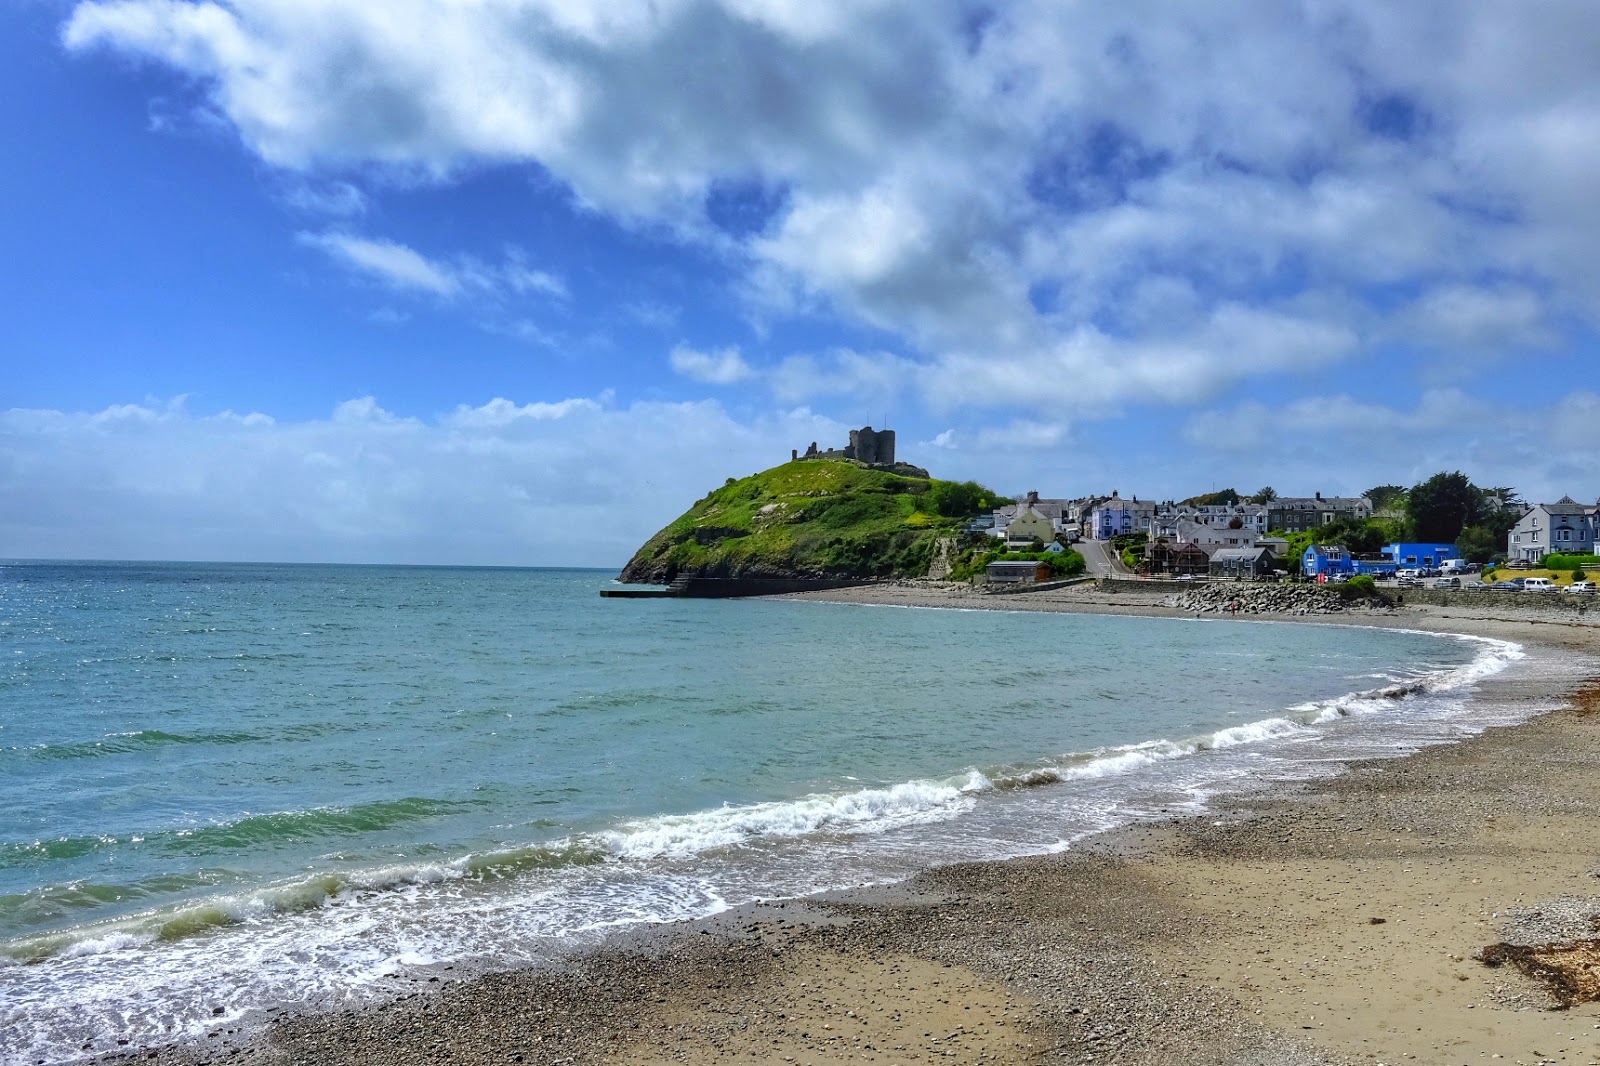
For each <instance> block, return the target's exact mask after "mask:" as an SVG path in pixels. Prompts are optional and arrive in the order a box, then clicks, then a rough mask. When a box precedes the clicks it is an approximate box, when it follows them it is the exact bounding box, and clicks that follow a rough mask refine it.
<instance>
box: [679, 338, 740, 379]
mask: <svg viewBox="0 0 1600 1066" xmlns="http://www.w3.org/2000/svg"><path fill="white" fill-rule="evenodd" d="M670 362H671V363H672V369H673V370H674V371H676V372H677V373H679V374H682V375H683V376H684V377H686V378H689V379H691V380H693V381H700V382H704V383H705V384H707V385H732V384H734V383H736V382H740V381H743V380H744V379H745V378H748V377H749V376H750V374H751V370H750V365H749V364H748V363H746V362H745V361H744V357H743V356H741V355H740V354H739V349H737V348H721V349H719V350H717V351H714V352H702V351H699V350H697V349H694V348H690V347H689V346H688V345H685V344H680V345H678V346H677V347H675V348H673V349H672V355H671V356H670Z"/></svg>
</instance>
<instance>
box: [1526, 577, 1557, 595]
mask: <svg viewBox="0 0 1600 1066" xmlns="http://www.w3.org/2000/svg"><path fill="white" fill-rule="evenodd" d="M1522 591H1523V592H1555V591H1556V583H1555V582H1554V581H1551V580H1550V579H1549V578H1547V577H1525V578H1523V579H1522Z"/></svg>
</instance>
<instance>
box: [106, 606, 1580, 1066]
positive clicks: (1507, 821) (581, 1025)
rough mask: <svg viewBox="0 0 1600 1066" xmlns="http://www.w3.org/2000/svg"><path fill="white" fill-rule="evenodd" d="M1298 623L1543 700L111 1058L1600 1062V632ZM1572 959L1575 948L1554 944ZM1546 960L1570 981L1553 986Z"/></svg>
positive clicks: (1493, 689)
mask: <svg viewBox="0 0 1600 1066" xmlns="http://www.w3.org/2000/svg"><path fill="white" fill-rule="evenodd" d="M807 597H808V598H818V599H826V600H829V601H832V602H848V603H860V604H863V605H887V606H900V607H960V608H969V609H1004V610H1046V611H1073V612H1083V613H1091V614H1149V615H1164V616H1170V615H1182V614H1192V613H1194V612H1192V611H1188V612H1186V611H1185V610H1184V609H1183V608H1181V607H1178V606H1175V605H1173V601H1172V596H1171V594H1170V593H1166V592H1163V593H1155V592H1150V593H1128V592H1115V593H1108V592H1103V591H1100V590H1098V589H1096V588H1095V587H1094V586H1093V585H1080V586H1074V587H1071V588H1064V589H1057V590H1051V591H1044V592H1038V593H1030V594H1018V595H1005V596H995V595H985V594H981V593H977V592H974V591H972V590H970V589H967V588H965V587H945V586H937V585H927V584H907V585H903V586H874V587H871V588H863V589H847V590H839V591H834V592H829V593H821V594H807ZM1284 617H1285V616H1284V615H1282V614H1281V613H1279V614H1269V613H1263V614H1261V615H1260V619H1261V620H1262V621H1274V620H1278V619H1281V618H1284ZM1293 621H1294V622H1296V623H1310V624H1325V623H1332V624H1345V625H1350V624H1354V625H1377V626H1392V627H1399V628H1406V629H1415V630H1427V631H1436V632H1455V633H1471V634H1474V635H1478V636H1485V637H1492V638H1497V639H1502V640H1511V641H1515V642H1517V643H1519V644H1522V645H1523V646H1524V647H1526V648H1528V649H1530V651H1532V652H1534V653H1535V654H1532V655H1530V657H1529V659H1528V661H1527V662H1526V663H1524V664H1520V665H1519V666H1518V667H1516V668H1514V669H1512V670H1508V671H1506V672H1505V673H1504V674H1501V675H1498V676H1496V677H1494V678H1492V679H1490V680H1489V681H1487V682H1485V683H1484V684H1483V685H1482V686H1481V687H1480V690H1479V691H1478V692H1477V694H1476V695H1475V698H1477V699H1481V700H1490V701H1497V702H1499V703H1501V704H1504V705H1506V706H1527V707H1530V708H1535V709H1537V710H1539V711H1547V710H1548V713H1541V714H1539V715H1538V716H1536V717H1533V718H1530V719H1529V720H1527V721H1524V722H1521V723H1520V724H1517V725H1514V726H1508V727H1503V728H1493V729H1489V730H1487V731H1485V732H1483V733H1481V734H1479V735H1477V736H1475V737H1472V738H1470V739H1468V740H1465V741H1463V742H1461V743H1457V744H1450V745H1443V746H1439V747H1432V748H1428V749H1426V750H1424V751H1422V752H1420V753H1417V754H1414V755H1410V756H1408V757H1405V758H1398V759H1380V760H1371V761H1366V762H1360V763H1355V764H1351V765H1350V766H1348V767H1347V768H1346V770H1345V772H1344V773H1342V774H1338V775H1336V776H1330V777H1328V778H1325V779H1320V780H1317V781H1314V782H1310V783H1301V784H1296V785H1288V786H1284V787H1282V788H1279V789H1277V790H1274V791H1270V792H1267V793H1255V794H1251V795H1249V796H1248V797H1244V798H1239V799H1237V800H1234V801H1226V800H1225V801H1220V802H1219V803H1217V804H1216V805H1215V807H1214V809H1212V810H1211V811H1208V812H1207V813H1206V814H1204V815H1201V816H1198V817H1196V816H1192V815H1191V816H1184V817H1177V818H1173V819H1171V820H1168V821H1158V822H1153V823H1146V824H1140V825H1135V826H1130V827H1127V828H1124V829H1121V830H1117V831H1113V832H1111V833H1107V834H1104V835H1102V836H1100V837H1098V838H1094V839H1093V840H1091V841H1088V842H1086V843H1084V844H1081V845H1079V846H1077V847H1074V848H1073V849H1071V850H1070V851H1067V852H1065V853H1062V854H1058V855H1050V856H1040V857H1032V858H1023V859H1013V860H1008V861H1004V862H992V863H972V864H965V865H956V866H946V867H940V868H935V869H929V870H926V871H924V872H923V873H921V874H920V875H918V876H916V877H914V878H913V879H911V880H910V881H907V882H902V883H900V884H897V885H893V886H888V887H870V888H862V889H856V890H851V891H845V892H840V893H832V894H828V895H825V896H821V897H813V898H808V899H803V900H785V901H774V902H769V903H765V904H761V905H758V906H753V907H745V908H739V909H736V910H733V911H729V912H726V913H723V914H721V915H718V916H716V917H714V918H710V919H703V920H699V921H695V922H686V923H679V924H675V925H668V926H661V927H653V928H650V929H648V930H647V931H644V932H635V933H628V934H625V935H623V936H621V937H619V938H617V939H614V940H612V941H610V942H608V943H607V944H606V945H605V946H604V947H602V948H601V949H599V950H594V951H590V952H586V953H583V954H579V955H576V956H574V957H572V958H570V959H569V960H567V961H566V962H565V963H563V964H561V965H557V966H553V967H544V968H539V969H529V970H521V971H514V972H507V973H495V974H487V975H471V976H462V975H460V974H457V973H453V972H441V973H439V974H437V975H435V976H433V977H430V978H427V979H423V978H420V977H418V978H416V979H415V983H414V985H413V987H411V988H409V989H408V990H406V991H404V992H403V993H401V994H400V996H399V997H398V998H397V999H395V1000H394V1001H393V1002H390V1003H387V1004H385V1005H382V1006H378V1007H373V1008H367V1009H362V1010H358V1011H350V1012H344V1013H333V1014H315V1015H304V1016H296V1017H284V1018H281V1019H280V1020H278V1021H276V1022H273V1023H272V1024H270V1025H269V1026H267V1027H266V1028H265V1029H259V1030H253V1031H250V1032H248V1033H246V1032H242V1031H236V1032H230V1031H228V1030H226V1029H218V1030H216V1031H215V1032H213V1033H211V1034H208V1036H207V1037H205V1038H203V1039H202V1040H200V1041H199V1042H198V1043H197V1044H195V1045H190V1046H174V1047H164V1048H161V1047H158V1048H143V1049H138V1050H137V1051H136V1052H135V1049H131V1048H130V1049H128V1050H127V1051H126V1052H124V1053H122V1055H121V1057H122V1058H123V1059H126V1058H128V1057H129V1055H130V1054H137V1056H138V1058H139V1059H140V1060H141V1061H160V1062H171V1063H216V1062H230V1063H261V1064H267V1063H272V1064H291V1063H293V1064H300V1063H304V1064H319V1066H320V1064H333V1063H349V1064H365V1063H372V1064H377V1063H463V1064H467V1063H471V1064H476V1063H504V1062H528V1063H573V1064H589V1063H594V1064H602V1063H604V1064H611V1063H619V1064H620V1063H655V1062H682V1063H719V1064H721V1063H726V1064H758V1063H759V1064H766V1063H815V1064H835V1063H886V1064H887V1063H900V1064H907V1066H909V1064H914V1063H949V1062H962V1063H996V1064H1003V1063H1018V1064H1021V1063H1089V1062H1094V1063H1153V1064H1166V1063H1172V1064H1177V1063H1185V1064H1218V1066H1222V1064H1229V1066H1243V1064H1262V1066H1266V1064H1287V1066H1295V1064H1302V1063H1303V1064H1323V1063H1328V1064H1334V1063H1358V1062H1359V1063H1368V1062H1371V1063H1390V1064H1394V1063H1412V1062H1415V1063H1437V1064H1444V1063H1460V1064H1474V1063H1491V1062H1505V1063H1534V1062H1551V1063H1597V1062H1600V1003H1597V1002H1594V1001H1593V1000H1589V1001H1584V1000H1585V996H1584V994H1583V992H1582V988H1581V987H1578V990H1577V991H1576V992H1574V991H1573V987H1574V986H1572V985H1571V983H1570V982H1569V983H1568V985H1563V984H1562V983H1561V981H1560V980H1559V979H1558V977H1559V973H1560V972H1569V973H1572V974H1576V975H1578V979H1579V980H1578V985H1580V986H1581V984H1582V980H1581V979H1582V975H1583V974H1585V973H1589V972H1591V971H1590V970H1588V969H1586V967H1587V966H1589V965H1591V964H1592V965H1596V966H1600V943H1597V938H1600V713H1597V712H1600V626H1597V625H1595V624H1589V623H1587V619H1585V620H1583V621H1579V620H1576V619H1575V618H1574V617H1573V616H1572V615H1571V614H1570V613H1563V612H1560V611H1557V610H1554V609H1552V610H1550V611H1538V610H1527V609H1511V608H1509V607H1507V606H1505V605H1504V604H1495V603H1492V602H1485V603H1483V604H1482V605H1479V604H1476V603H1474V604H1466V605H1462V606H1437V605H1411V606H1404V607H1400V608H1398V609H1381V610H1366V609H1363V610H1357V611H1333V612H1330V613H1326V614H1321V613H1316V614H1305V615H1299V614H1296V615H1294V616H1293ZM1497 947H1498V948H1499V950H1498V951H1496V950H1491V949H1495V948H1497ZM1557 948H1559V949H1561V951H1565V952H1566V954H1561V953H1560V951H1557V952H1556V953H1555V954H1552V953H1551V950H1546V949H1557ZM1586 952H1587V953H1588V954H1585V953H1586ZM1551 959H1554V960H1555V961H1556V963H1557V965H1556V966H1555V967H1554V969H1551V967H1550V966H1548V965H1544V968H1543V969H1541V965H1542V963H1541V960H1543V963H1548V962H1549V961H1550V960H1551ZM1491 963H1493V965H1491ZM1562 967H1565V970H1564V971H1563V970H1562ZM1552 973H1554V974H1557V977H1552V976H1551V975H1552ZM115 1058H117V1056H113V1059H115Z"/></svg>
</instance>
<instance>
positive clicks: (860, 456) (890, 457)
mask: <svg viewBox="0 0 1600 1066" xmlns="http://www.w3.org/2000/svg"><path fill="white" fill-rule="evenodd" d="M789 457H790V458H791V459H854V460H855V461H856V462H858V463H865V464H866V465H867V466H894V465H895V464H894V430H892V429H876V430H875V429H873V428H872V427H871V426H863V427H862V428H860V429H852V430H851V431H850V443H849V444H848V445H846V446H845V447H843V448H829V449H828V450H827V451H818V450H817V442H816V441H812V442H811V446H810V447H809V448H807V449H806V453H805V454H804V455H801V454H800V450H799V449H798V448H796V449H793V450H791V451H790V453H789Z"/></svg>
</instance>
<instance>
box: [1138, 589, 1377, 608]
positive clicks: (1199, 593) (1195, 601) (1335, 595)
mask: <svg viewBox="0 0 1600 1066" xmlns="http://www.w3.org/2000/svg"><path fill="white" fill-rule="evenodd" d="M1167 606H1169V607H1176V608H1178V609H1179V610H1182V611H1190V612H1193V613H1194V614H1220V615H1232V614H1342V613H1344V612H1346V611H1374V610H1381V611H1388V610H1390V609H1391V608H1390V607H1389V605H1388V604H1387V603H1386V602H1384V601H1383V600H1378V599H1369V598H1366V597H1359V598H1355V599H1346V598H1345V597H1344V595H1342V594H1341V592H1340V590H1339V589H1338V588H1337V587H1333V588H1330V587H1329V586H1327V585H1272V584H1261V585H1251V584H1244V583H1242V582H1225V583H1222V584H1216V585H1200V586H1197V587H1196V588H1193V589H1191V590H1189V591H1187V592H1185V593H1183V594H1181V595H1178V596H1173V597H1171V598H1170V599H1168V600H1167Z"/></svg>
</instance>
